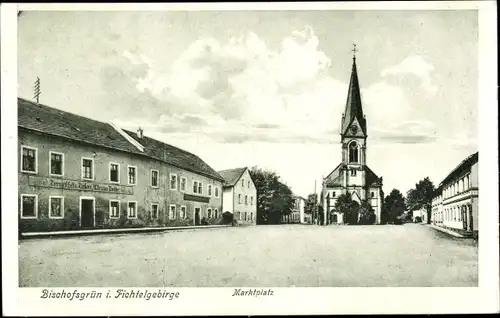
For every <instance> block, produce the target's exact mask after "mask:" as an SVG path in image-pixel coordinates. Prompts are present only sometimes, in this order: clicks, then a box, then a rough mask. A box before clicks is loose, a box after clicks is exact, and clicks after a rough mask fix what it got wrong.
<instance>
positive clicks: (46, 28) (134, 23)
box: [18, 10, 478, 196]
mask: <svg viewBox="0 0 500 318" xmlns="http://www.w3.org/2000/svg"><path fill="white" fill-rule="evenodd" d="M477 24H478V17H477V11H472V10H471V11H464V10H460V11H453V10H446V11H437V10H436V11H373V10H372V11H353V10H343V11H335V10H323V11H312V10H310V11H221V12H216V11H184V12H183V11H170V12H168V11H156V12H147V11H142V12H139V11H138V12H109V11H108V12H83V11H81V12H78V11H73V12H71V11H68V12H64V11H59V12H58V11H45V12H43V11H39V12H35V11H28V12H25V13H24V14H23V15H21V17H20V18H19V21H18V95H19V97H23V98H27V99H32V96H33V85H34V81H35V80H36V77H40V81H41V90H42V94H41V96H40V102H41V103H43V104H46V105H49V106H52V107H55V108H59V109H62V110H65V111H69V112H73V113H76V114H79V115H83V116H87V117H90V118H93V119H96V120H100V121H112V122H114V123H116V124H118V125H119V126H120V127H122V128H126V129H131V130H137V128H139V126H140V127H142V128H143V129H144V134H145V135H147V136H150V137H153V138H156V139H158V140H161V141H164V142H166V143H169V144H172V145H174V146H177V147H180V148H182V149H185V150H188V151H190V152H193V153H195V154H197V155H198V156H199V157H200V158H202V159H203V160H204V161H206V162H207V163H208V164H209V165H210V166H212V168H214V169H215V170H223V169H229V168H236V167H243V166H247V167H253V166H258V167H261V168H264V169H270V170H274V171H276V172H277V173H278V174H279V175H280V177H281V179H282V181H283V182H285V183H286V184H287V185H289V186H290V187H291V188H292V190H293V191H294V192H295V193H296V194H298V195H302V196H307V195H308V194H309V193H313V192H314V189H315V181H316V184H317V187H316V190H317V191H319V190H320V185H321V178H322V177H323V176H326V175H328V174H329V173H330V172H331V171H332V170H333V169H334V168H335V167H336V166H337V165H338V164H339V162H340V160H341V151H340V150H341V148H340V123H341V116H342V112H343V111H344V107H345V103H346V98H347V87H348V84H349V78H350V72H351V67H352V52H351V50H352V45H353V43H355V44H356V46H357V49H358V52H357V53H356V65H357V69H358V76H359V81H360V86H361V96H362V103H363V111H364V113H365V115H366V120H367V127H368V128H367V130H368V139H367V150H366V152H367V159H366V162H367V165H368V166H369V167H370V168H371V170H373V171H374V172H375V173H376V174H377V175H378V176H381V177H383V181H384V187H383V189H384V192H385V193H386V194H388V193H389V192H390V191H391V190H392V189H393V188H396V189H398V190H400V191H401V192H403V193H406V191H407V190H409V189H410V188H412V187H413V186H414V185H415V183H417V182H418V181H419V180H420V179H423V178H424V177H427V176H428V177H430V179H431V180H432V181H433V182H434V183H435V184H439V182H441V180H442V179H443V178H444V177H445V176H446V175H447V174H448V173H449V172H450V171H451V170H452V169H453V168H454V167H455V166H456V165H457V164H459V163H460V161H461V160H463V159H464V158H465V157H467V156H468V155H470V154H471V153H473V152H475V151H477V150H478V142H477V140H478V134H477V129H478V122H477V117H478V87H477V81H478V80H477V78H478V27H477Z"/></svg>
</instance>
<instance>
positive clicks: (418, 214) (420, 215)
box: [412, 208, 427, 223]
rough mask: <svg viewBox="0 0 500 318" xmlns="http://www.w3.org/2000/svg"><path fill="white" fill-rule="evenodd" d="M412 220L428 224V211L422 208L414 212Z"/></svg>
mask: <svg viewBox="0 0 500 318" xmlns="http://www.w3.org/2000/svg"><path fill="white" fill-rule="evenodd" d="M419 219H420V220H419ZM412 220H413V222H418V223H427V210H426V209H425V208H420V209H418V210H414V211H412Z"/></svg>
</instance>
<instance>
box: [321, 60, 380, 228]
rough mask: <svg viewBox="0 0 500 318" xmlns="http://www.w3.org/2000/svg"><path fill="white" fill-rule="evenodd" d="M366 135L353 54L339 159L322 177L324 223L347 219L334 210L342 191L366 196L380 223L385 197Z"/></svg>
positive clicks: (359, 197) (342, 221) (357, 199)
mask: <svg viewBox="0 0 500 318" xmlns="http://www.w3.org/2000/svg"><path fill="white" fill-rule="evenodd" d="M367 137H368V134H367V124H366V118H365V116H364V115H363V108H362V104H361V93H360V88H359V80H358V74H357V68H356V58H355V57H354V58H353V65H352V72H351V79H350V82H349V90H348V94H347V102H346V107H345V111H344V113H343V114H342V121H341V132H340V141H341V144H342V161H341V163H340V164H339V165H338V166H337V167H336V168H335V169H334V170H333V171H332V172H330V173H329V174H328V175H327V176H326V177H325V178H324V179H323V185H322V192H321V202H320V204H321V205H322V207H323V213H324V215H323V220H324V224H340V223H345V222H346V216H345V215H343V214H342V213H340V212H339V211H336V210H335V203H336V200H337V198H338V197H339V196H340V195H342V194H349V195H351V197H352V199H353V200H355V201H357V202H358V203H361V202H362V201H363V200H369V202H370V204H371V206H372V208H373V209H374V211H375V215H376V221H375V223H377V224H380V223H381V215H382V202H383V198H384V193H383V191H382V178H381V177H380V178H379V177H378V176H377V175H376V174H375V173H374V172H373V171H372V170H371V169H370V168H369V167H368V166H367V160H366V150H367Z"/></svg>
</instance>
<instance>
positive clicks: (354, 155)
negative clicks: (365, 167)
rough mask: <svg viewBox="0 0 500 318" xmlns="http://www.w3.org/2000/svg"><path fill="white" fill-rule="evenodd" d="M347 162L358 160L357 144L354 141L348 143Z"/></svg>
mask: <svg viewBox="0 0 500 318" xmlns="http://www.w3.org/2000/svg"><path fill="white" fill-rule="evenodd" d="M349 162H358V144H357V143H356V142H355V141H353V142H351V143H350V144H349Z"/></svg>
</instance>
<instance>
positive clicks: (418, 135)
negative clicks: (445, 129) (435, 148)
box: [372, 120, 438, 144]
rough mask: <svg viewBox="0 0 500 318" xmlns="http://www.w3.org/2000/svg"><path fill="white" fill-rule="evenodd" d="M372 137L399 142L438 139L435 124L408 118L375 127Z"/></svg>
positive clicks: (378, 139) (422, 141) (411, 142)
mask: <svg viewBox="0 0 500 318" xmlns="http://www.w3.org/2000/svg"><path fill="white" fill-rule="evenodd" d="M372 136H373V139H374V140H375V141H376V142H377V141H385V142H390V143H399V144H422V143H432V142H435V141H437V140H438V136H437V134H436V126H435V124H434V123H433V122H431V121H428V120H423V121H419V120H408V121H403V122H401V123H396V124H393V125H391V126H389V127H388V128H385V129H381V128H375V129H374V130H373V134H372Z"/></svg>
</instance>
